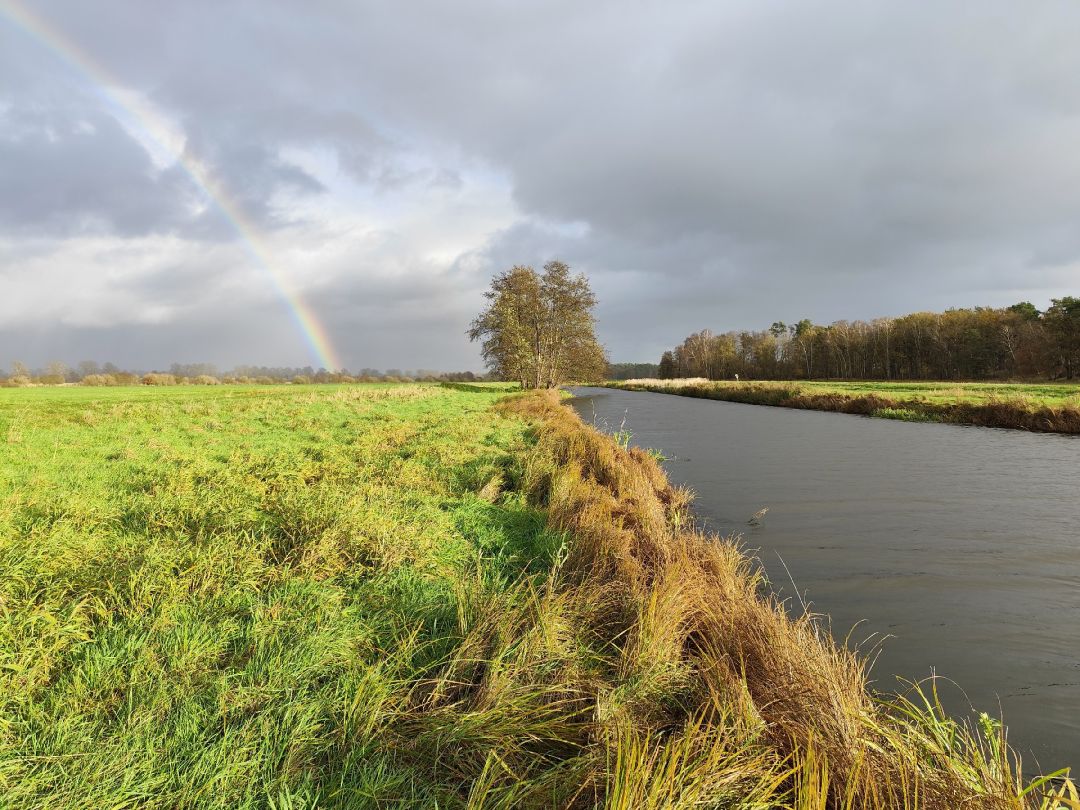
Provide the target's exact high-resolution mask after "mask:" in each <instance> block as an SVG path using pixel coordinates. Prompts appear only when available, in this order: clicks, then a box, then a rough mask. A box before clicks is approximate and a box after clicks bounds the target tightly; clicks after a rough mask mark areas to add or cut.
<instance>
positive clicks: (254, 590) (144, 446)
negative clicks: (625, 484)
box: [0, 385, 561, 808]
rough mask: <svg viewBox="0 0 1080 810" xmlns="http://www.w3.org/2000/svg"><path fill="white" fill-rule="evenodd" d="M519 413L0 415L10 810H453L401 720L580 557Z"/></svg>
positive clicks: (2, 759)
mask: <svg viewBox="0 0 1080 810" xmlns="http://www.w3.org/2000/svg"><path fill="white" fill-rule="evenodd" d="M499 394H500V392H499V391H498V390H494V391H492V392H491V393H464V392H458V391H450V390H445V389H441V388H438V387H435V386H418V385H396V386H395V385H386V386H377V385H371V386H350V387H306V386H305V387H296V386H290V387H273V388H265V389H259V388H254V389H253V388H250V387H243V388H241V387H235V388H230V387H213V388H194V387H193V388H160V389H154V388H149V387H138V388H122V389H82V388H41V389H26V390H4V391H0V441H2V443H0V702H2V705H3V708H2V710H0V797H2V798H0V806H3V807H5V808H14V807H26V808H30V807H46V806H48V807H72V808H75V807H78V808H84V807H110V808H119V807H134V806H139V807H142V806H159V807H181V806H200V807H223V808H224V807H241V806H253V807H254V806H257V807H265V806H274V807H278V808H285V807H308V806H313V804H314V803H315V801H316V799H318V800H319V801H320V802H322V803H326V802H341V803H344V804H346V805H349V806H366V805H365V804H364V802H366V801H368V800H370V801H372V802H375V801H378V802H386V803H389V804H393V803H394V802H404V803H406V804H407V805H410V806H411V805H412V804H414V803H415V804H417V805H426V806H431V807H435V806H444V805H445V801H446V799H445V795H444V794H445V793H447V792H448V791H449V790H450V788H449V787H447V786H445V785H440V784H439V780H438V779H437V778H436V777H435V775H433V774H430V773H427V774H422V773H418V772H416V771H415V770H412V769H410V768H409V767H408V765H407V764H406V765H403V764H401V763H400V762H395V761H393V758H392V757H391V753H392V752H391V751H389V750H388V749H387V748H386V747H384V746H380V745H377V744H376V743H375V742H374V741H377V740H378V738H379V729H380V728H381V725H380V723H381V718H380V714H381V712H382V706H383V702H385V701H392V700H394V699H396V698H397V697H400V695H399V694H398V693H399V692H403V691H404V690H406V688H407V685H408V684H409V683H410V682H411V681H412V680H413V679H415V678H416V677H417V676H418V674H419V673H422V672H424V671H425V669H426V668H427V667H429V666H431V665H433V664H434V663H436V662H438V661H440V660H442V659H443V658H445V657H446V655H447V653H448V652H449V651H450V650H451V649H452V648H453V647H454V646H455V644H456V643H457V642H458V640H459V638H460V616H459V613H460V612H461V611H462V610H465V609H466V607H465V606H466V605H467V604H468V602H469V600H470V599H471V598H472V596H473V595H474V594H473V593H471V591H483V590H485V589H493V590H496V591H497V590H500V589H502V588H503V587H505V586H506V584H507V583H508V582H510V581H511V580H515V579H517V577H518V575H519V574H520V572H521V570H522V569H527V568H529V567H530V566H531V567H533V568H535V569H536V570H544V569H545V568H546V566H547V564H548V563H549V562H550V559H551V557H552V556H553V555H554V554H555V553H556V552H557V550H558V548H559V546H560V544H561V538H560V537H559V536H556V535H553V534H551V533H550V532H548V531H547V530H546V529H545V528H544V520H543V516H542V514H540V513H539V512H537V511H535V510H533V509H531V508H529V507H528V506H526V505H525V504H524V502H523V501H522V500H521V499H519V498H513V497H503V498H501V499H500V502H499V505H498V506H495V505H493V504H492V503H490V502H489V501H490V500H491V498H490V497H489V496H488V494H487V493H486V492H485V489H484V488H485V486H488V487H489V489H491V488H494V487H497V486H498V482H499V480H500V476H501V475H503V474H504V470H505V468H506V466H507V465H508V464H512V463H513V459H514V457H515V456H514V453H515V452H516V451H518V450H520V447H521V445H522V443H523V441H524V433H525V426H524V424H523V423H522V422H520V421H517V420H511V419H506V418H502V417H499V416H497V415H496V414H495V413H494V412H493V411H492V410H491V407H490V406H491V404H492V402H493V401H494V400H495V399H496V398H497V397H498V396H499ZM316 782H317V784H316ZM380 806H382V805H380Z"/></svg>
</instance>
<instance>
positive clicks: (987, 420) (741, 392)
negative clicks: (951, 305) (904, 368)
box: [608, 379, 1080, 433]
mask: <svg viewBox="0 0 1080 810" xmlns="http://www.w3.org/2000/svg"><path fill="white" fill-rule="evenodd" d="M608 385H609V386H610V387H613V388H623V389H626V390H629V391H655V392H659V393H665V394H678V395H680V396H689V397H698V398H702V399H717V400H723V401H726V402H742V403H747V404H751V405H771V406H776V407H782V408H801V409H804V410H815V411H838V412H842V413H853V414H861V415H863V416H877V417H883V418H888V419H901V420H905V421H912V422H951V423H955V424H964V425H981V426H984V427H1001V428H1013V429H1019V430H1032V431H1043V432H1051V433H1080V385H1077V384H1071V385H1070V384H1050V383H1048V384H1026V383H951V382H940V383H936V382H915V383H909V382H873V381H871V382H831V381H821V382H819V381H810V382H727V381H712V380H705V379H690V380H627V381H625V382H611V383H608Z"/></svg>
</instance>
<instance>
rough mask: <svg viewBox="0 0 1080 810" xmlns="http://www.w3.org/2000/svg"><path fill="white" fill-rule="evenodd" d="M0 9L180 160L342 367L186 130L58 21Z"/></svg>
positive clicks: (19, 6)
mask: <svg viewBox="0 0 1080 810" xmlns="http://www.w3.org/2000/svg"><path fill="white" fill-rule="evenodd" d="M0 12H3V13H4V15H5V16H6V17H8V18H9V19H10V20H12V21H13V22H14V23H15V24H16V25H18V26H19V27H20V28H21V29H23V30H25V31H26V32H27V33H29V34H30V35H31V36H33V37H34V38H35V39H36V40H38V41H40V42H41V43H43V44H44V45H45V46H47V47H48V48H49V49H50V50H51V51H53V52H55V53H56V54H58V55H59V56H60V57H61V58H62V59H63V60H64V61H65V62H67V63H68V64H70V65H71V66H73V67H74V68H75V69H76V70H78V71H79V72H80V73H82V74H84V75H85V76H86V77H87V78H89V79H90V81H91V82H92V83H93V85H94V87H95V90H96V92H97V93H98V94H99V96H101V97H102V98H103V99H104V100H105V101H106V103H107V104H109V105H110V106H111V107H113V108H114V109H115V110H119V111H121V112H123V113H127V116H122V120H128V118H129V117H130V119H132V120H134V121H135V122H136V123H137V124H138V126H139V128H140V129H141V130H142V134H144V135H145V136H146V137H147V138H148V139H149V140H150V141H151V142H153V143H154V144H155V145H156V146H158V147H160V148H162V149H163V150H165V152H166V153H167V154H168V155H169V156H170V157H171V158H172V159H173V160H174V161H175V162H176V164H177V165H179V166H181V167H182V168H183V169H184V171H185V172H186V173H187V174H188V175H189V176H190V177H191V179H192V180H193V181H194V182H195V184H196V185H197V186H198V187H199V188H201V189H202V190H203V192H204V193H205V194H206V196H207V197H208V198H209V199H210V200H212V201H213V203H214V204H215V205H216V206H217V208H218V209H219V210H220V211H221V212H222V213H223V214H224V215H225V217H226V218H227V219H228V220H229V222H230V223H231V224H232V226H233V228H235V229H236V232H237V234H238V235H239V236H240V238H241V240H242V242H243V244H244V247H245V249H246V250H247V252H248V254H249V255H250V256H251V258H252V259H253V260H254V262H255V265H256V266H257V267H258V268H259V269H260V270H261V271H263V273H264V274H265V275H266V277H267V278H268V279H269V281H270V283H271V285H272V286H273V288H274V290H275V291H276V292H277V294H278V295H279V296H280V297H281V299H282V301H284V303H285V305H286V306H287V308H288V310H289V314H290V315H291V316H292V319H293V320H294V321H295V323H296V325H297V327H299V329H300V332H301V333H302V334H303V336H304V339H305V341H306V342H307V344H308V346H309V347H310V349H311V351H312V355H313V357H314V358H315V359H316V360H317V361H318V364H319V365H320V366H322V367H323V368H325V369H327V370H329V371H337V370H340V369H341V368H343V366H342V364H341V362H340V360H339V358H338V356H337V352H336V351H335V350H334V346H333V344H332V343H331V341H330V335H329V334H328V333H327V331H326V327H324V326H323V324H322V323H320V321H319V319H318V318H317V317H316V315H315V312H314V311H313V310H312V309H311V307H309V306H308V305H307V304H306V303H305V302H304V300H303V299H302V298H301V297H300V294H299V293H298V292H297V291H296V290H294V289H293V288H292V286H291V285H290V283H289V281H288V279H287V278H286V277H285V275H284V273H282V272H281V270H280V269H279V268H277V267H275V266H274V263H273V262H272V261H271V260H270V255H269V254H270V250H269V248H268V246H267V245H265V244H264V243H263V240H262V238H261V236H260V235H259V228H258V227H257V226H256V224H255V223H254V222H252V220H251V218H250V217H249V216H248V215H247V214H245V213H244V210H243V207H242V206H241V205H240V204H239V203H238V202H237V201H236V200H235V199H234V198H233V197H232V196H231V195H230V194H229V192H228V189H226V188H225V186H224V184H223V183H222V182H221V181H220V180H219V179H218V178H217V177H216V176H215V175H214V172H213V170H212V169H211V167H210V166H209V165H207V164H206V163H205V162H204V161H202V160H200V159H199V158H198V157H197V156H195V155H193V154H191V152H190V151H189V150H187V149H186V148H185V138H184V135H183V133H182V132H180V131H179V130H178V129H177V128H176V127H174V126H173V125H172V123H171V122H170V121H168V120H167V119H166V118H165V117H164V116H162V115H161V114H159V113H158V112H157V111H156V110H155V109H154V108H153V107H152V106H151V105H150V104H149V103H148V102H146V101H145V100H144V99H142V98H140V97H138V96H136V95H135V94H133V93H127V92H125V91H123V90H122V89H120V88H121V87H122V82H120V81H119V80H117V79H116V78H115V77H114V76H113V75H112V74H111V73H109V71H108V70H107V69H106V68H105V67H103V66H102V65H100V64H99V63H98V62H96V61H95V60H94V59H93V58H92V57H91V56H90V55H89V54H88V53H86V51H84V50H83V49H82V48H80V47H79V46H78V45H77V44H76V43H75V42H73V41H72V40H71V39H70V38H69V37H68V36H67V35H66V34H64V33H63V32H62V31H60V30H59V29H57V28H56V26H54V25H51V24H49V23H48V22H47V21H46V20H44V19H42V18H41V16H39V15H37V14H35V13H33V12H32V11H30V10H29V9H28V8H26V6H25V5H24V4H23V3H21V2H20V0H0Z"/></svg>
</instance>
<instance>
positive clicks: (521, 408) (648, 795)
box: [470, 394, 1068, 810]
mask: <svg viewBox="0 0 1080 810" xmlns="http://www.w3.org/2000/svg"><path fill="white" fill-rule="evenodd" d="M501 408H502V410H503V411H504V412H507V413H512V414H515V415H519V416H522V417H524V418H527V419H529V420H531V421H533V422H534V424H535V425H536V431H537V444H536V447H535V449H534V450H533V451H532V452H531V453H530V455H529V457H528V461H527V463H526V466H525V469H524V475H523V480H522V485H523V487H524V488H525V491H527V492H528V493H529V496H530V498H531V499H532V500H533V501H534V502H536V503H538V504H542V505H543V507H544V508H545V509H546V511H547V515H548V521H549V524H550V525H551V526H552V527H554V528H555V529H557V530H559V531H563V532H565V533H566V534H567V536H568V537H569V538H571V540H570V541H569V544H568V547H567V550H566V554H565V557H564V558H563V559H562V561H561V563H560V566H559V570H558V571H557V572H556V573H555V575H554V576H553V578H552V579H551V580H550V581H549V585H548V588H549V590H548V592H547V595H546V596H545V597H544V598H545V599H547V600H553V603H557V604H558V608H557V610H556V611H555V613H556V614H557V615H558V616H560V617H562V624H561V626H562V627H563V628H564V635H563V636H561V638H563V639H564V640H567V639H569V638H574V639H576V641H575V642H574V643H572V644H570V648H573V647H577V648H578V653H577V654H576V656H577V658H578V659H579V660H578V663H577V664H575V665H574V666H570V667H569V668H567V669H565V670H563V671H562V673H561V675H560V677H559V679H557V680H558V681H561V683H562V686H561V688H555V693H554V695H553V696H552V699H555V700H558V701H564V702H565V704H564V705H567V706H573V707H574V710H575V714H576V715H577V716H578V717H580V718H581V720H582V721H586V720H587V722H586V723H585V724H584V726H583V727H580V728H578V729H576V733H574V734H568V735H567V737H568V738H571V737H572V738H573V745H574V746H578V747H579V749H580V752H579V753H578V754H576V755H575V757H574V759H575V760H579V759H581V758H582V757H584V759H585V760H586V761H589V765H582V766H581V767H576V766H575V768H574V770H575V772H576V773H577V775H578V777H579V779H581V783H580V785H579V789H578V792H577V793H575V795H574V796H572V797H565V796H564V797H563V798H564V799H565V800H567V801H568V802H569V803H571V804H574V803H581V804H582V805H583V806H592V805H593V804H598V803H603V804H605V806H614V807H682V806H686V807H690V806H724V807H728V806H730V807H822V808H825V807H865V808H926V810H937V808H941V809H942V810H944V808H957V807H980V808H1002V809H1003V810H1004V808H1026V807H1039V806H1040V804H1039V802H1041V801H1042V800H1041V799H1039V800H1035V799H1034V798H1032V797H1033V793H1034V792H1037V791H1033V792H1031V793H1028V794H1027V798H1025V797H1022V792H1023V791H1024V790H1025V785H1024V784H1023V780H1022V779H1021V778H1020V776H1019V770H1018V768H1019V765H1018V763H1017V761H1016V760H1015V758H1014V757H1013V756H1012V754H1010V752H1009V750H1008V747H1007V745H1005V744H1004V741H1003V739H1001V738H1000V731H999V730H997V731H995V732H994V734H993V735H991V736H986V735H983V734H980V732H978V731H977V730H975V729H972V728H965V727H964V726H961V725H957V724H955V723H953V721H951V720H948V719H947V718H946V717H945V715H944V713H943V712H942V711H941V710H940V705H939V704H937V703H936V701H935V700H930V701H928V702H927V703H926V704H925V705H922V704H921V703H920V702H918V701H917V700H916V699H899V700H897V701H894V702H893V703H882V702H881V701H879V700H877V699H876V698H874V697H873V696H872V695H871V693H870V691H869V690H868V688H867V684H866V669H865V662H864V661H863V660H862V659H860V658H859V656H858V655H857V654H855V653H853V652H852V651H850V650H847V649H845V648H843V647H841V646H838V645H837V644H835V643H834V642H833V640H832V639H831V637H830V635H829V634H828V632H827V631H826V630H825V629H824V628H823V627H822V626H821V624H819V622H818V621H817V620H816V619H815V617H813V616H811V615H808V614H804V615H802V616H799V617H797V618H794V619H792V618H791V617H790V616H789V614H788V612H787V611H786V610H785V608H784V605H782V604H781V603H779V602H778V601H777V600H776V599H775V598H774V597H772V596H770V595H769V594H768V593H767V591H766V590H765V588H764V587H763V582H762V577H761V572H760V569H759V567H758V566H757V565H756V564H755V563H754V561H753V560H751V559H750V558H749V557H747V556H746V555H745V554H744V553H743V552H742V550H741V549H740V548H739V546H738V545H737V543H735V542H733V541H731V540H729V539H723V538H718V537H715V536H710V535H707V534H704V533H702V532H700V531H698V530H696V529H695V528H693V527H692V524H691V521H690V520H689V519H688V515H687V509H688V505H689V501H690V495H689V493H688V492H687V491H685V490H683V489H679V488H677V487H673V486H672V485H671V484H670V483H669V482H668V481H667V479H666V478H665V476H664V475H663V473H662V471H661V470H660V469H659V467H658V466H657V464H656V461H655V460H654V459H653V458H652V457H651V456H649V455H648V454H646V453H644V452H641V451H640V450H637V449H629V450H627V449H623V448H621V447H619V446H618V445H617V444H616V443H615V442H614V441H612V440H611V439H610V438H608V437H606V436H603V435H601V434H600V433H598V432H597V431H595V430H593V429H591V428H589V427H587V426H586V425H584V424H583V423H582V422H581V421H580V420H579V419H578V417H577V416H576V415H575V414H574V413H573V412H572V411H570V410H569V409H568V408H565V407H563V406H561V405H560V404H559V402H558V400H557V398H556V397H555V396H554V395H551V394H546V395H545V394H530V395H527V396H523V397H517V398H512V399H510V400H507V401H505V402H504V403H503V404H502V405H501ZM546 613H547V611H546V609H545V610H539V611H538V613H537V614H536V621H538V622H540V623H543V621H544V620H542V619H541V618H540V616H541V615H544V614H546ZM493 615H494V614H489V616H493ZM488 622H489V623H494V624H495V625H497V626H499V627H503V628H505V627H507V626H508V624H509V623H508V622H506V621H503V620H502V619H501V618H498V617H495V618H489V619H488ZM511 626H512V625H511ZM491 632H492V631H491V630H488V631H487V633H488V634H489V635H490V633H491ZM539 636H540V637H543V638H546V639H548V640H549V642H550V640H551V639H552V638H553V636H552V635H551V633H550V632H547V633H544V632H540V633H539ZM554 638H560V636H558V635H555V636H554ZM583 649H587V650H590V651H591V655H589V656H585V657H584V659H585V660H589V661H591V662H592V664H591V667H590V666H585V667H581V659H582V653H581V650H583ZM549 652H550V651H549ZM564 652H565V648H564ZM479 657H480V658H484V659H485V660H488V659H490V657H491V656H490V651H489V652H488V653H487V654H486V655H481V656H479ZM541 657H543V656H541ZM573 657H574V656H571V658H573ZM557 660H561V661H564V662H565V661H567V660H568V659H567V658H566V657H565V655H561V656H557ZM552 686H553V688H554V684H552ZM470 688H473V689H476V690H478V691H479V692H480V693H487V691H488V689H489V686H488V685H487V684H486V683H485V680H484V678H479V679H476V680H474V681H473V683H472V686H471V687H470ZM918 694H921V693H918ZM943 728H947V729H948V734H945V733H944V732H943V731H942V729H943ZM995 728H997V727H995ZM946 738H947V740H948V742H947V744H945V743H944V742H943V740H945V739H946ZM589 752H592V755H591V756H590V755H589ZM490 784H491V785H492V789H494V786H495V783H494V782H491V783H490ZM1048 801H1049V800H1048ZM1032 802H1034V803H1032ZM1046 806H1057V805H1046ZM1060 806H1061V807H1066V806H1068V805H1066V804H1061V805H1060Z"/></svg>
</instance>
